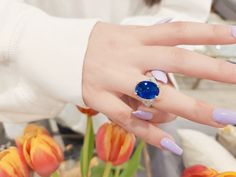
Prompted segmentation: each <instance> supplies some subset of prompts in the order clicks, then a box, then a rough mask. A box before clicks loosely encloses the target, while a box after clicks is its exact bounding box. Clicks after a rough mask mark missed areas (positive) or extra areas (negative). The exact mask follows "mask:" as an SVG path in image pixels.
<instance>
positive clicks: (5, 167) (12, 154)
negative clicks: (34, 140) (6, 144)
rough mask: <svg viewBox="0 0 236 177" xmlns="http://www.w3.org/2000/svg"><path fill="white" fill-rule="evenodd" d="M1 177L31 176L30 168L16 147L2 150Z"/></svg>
mask: <svg viewBox="0 0 236 177" xmlns="http://www.w3.org/2000/svg"><path fill="white" fill-rule="evenodd" d="M0 176H1V177H29V170H28V168H27V166H26V164H25V163H24V160H23V158H21V156H20V155H19V153H18V151H17V149H16V148H15V147H10V148H9V149H7V150H4V151H2V152H0Z"/></svg>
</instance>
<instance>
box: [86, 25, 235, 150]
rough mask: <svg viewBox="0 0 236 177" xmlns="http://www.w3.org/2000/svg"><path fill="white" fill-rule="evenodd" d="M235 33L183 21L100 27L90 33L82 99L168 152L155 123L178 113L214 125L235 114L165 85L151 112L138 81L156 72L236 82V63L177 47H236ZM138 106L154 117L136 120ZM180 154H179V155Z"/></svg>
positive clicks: (232, 121)
mask: <svg viewBox="0 0 236 177" xmlns="http://www.w3.org/2000/svg"><path fill="white" fill-rule="evenodd" d="M234 29H235V28H233V27H231V26H220V25H207V24H201V23H184V22H173V23H166V24H162V25H154V26H150V27H142V26H119V25H111V24H105V23H98V24H97V25H96V26H95V28H94V30H93V32H92V34H91V37H90V41H89V45H88V50H87V54H86V59H85V63H84V71H83V98H84V101H85V103H86V104H87V106H89V107H91V108H93V109H95V110H97V111H99V112H102V113H104V114H105V115H106V116H108V117H109V118H110V119H111V120H112V121H114V122H116V123H118V124H119V125H121V126H122V127H124V128H125V129H127V130H128V131H131V132H133V133H134V134H136V135H137V136H139V137H141V138H142V139H144V140H146V141H147V142H148V143H150V144H152V145H154V146H157V147H165V148H167V149H168V148H169V150H170V149H171V148H172V149H173V146H174V145H171V146H172V147H167V146H168V145H166V144H168V143H169V142H166V138H167V139H171V137H170V135H168V134H167V133H165V132H163V131H162V130H160V129H159V128H158V127H157V126H155V125H154V123H163V122H167V121H170V120H172V119H173V118H174V117H175V115H178V116H182V117H185V118H186V119H189V120H192V121H195V122H198V123H201V124H206V125H210V126H214V127H223V126H224V125H225V124H236V113H234V112H231V111H227V110H224V109H218V108H215V107H214V106H212V105H209V104H207V103H203V102H201V101H198V100H195V99H193V98H191V97H189V96H186V95H184V94H182V93H181V92H179V91H177V90H175V89H174V88H173V87H171V86H170V85H167V84H161V83H160V95H159V96H158V98H157V99H156V100H155V101H154V103H153V104H152V108H146V107H144V106H141V102H140V100H139V99H138V97H137V96H136V95H135V94H134V88H135V86H136V85H137V83H139V82H140V81H143V80H147V79H148V76H147V75H146V74H147V73H148V72H149V71H152V70H156V69H158V70H162V71H165V72H167V73H168V72H171V73H181V74H184V75H188V76H194V77H198V78H204V79H210V80H215V81H220V82H227V83H236V65H234V64H231V63H229V62H227V61H224V60H220V59H217V60H216V59H213V58H211V57H208V56H204V55H201V54H198V53H194V52H191V51H188V50H185V49H181V48H177V47H174V46H175V45H182V44H190V45H195V44H233V43H236V38H235V37H234V36H233V35H232V34H235V33H232V32H235V31H233V30H234ZM216 96H217V95H216ZM138 107H139V109H142V110H144V111H146V112H150V113H151V114H149V115H146V117H147V116H149V118H150V119H151V117H152V119H151V120H150V121H144V120H140V119H138V118H136V117H135V116H134V114H132V112H134V111H136V109H137V108H138ZM150 115H151V117H150ZM144 117H145V115H144ZM167 141H168V140H167ZM175 150H176V149H175ZM175 150H171V151H175ZM176 153H177V154H180V151H178V152H176Z"/></svg>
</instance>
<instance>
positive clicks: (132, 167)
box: [120, 141, 144, 177]
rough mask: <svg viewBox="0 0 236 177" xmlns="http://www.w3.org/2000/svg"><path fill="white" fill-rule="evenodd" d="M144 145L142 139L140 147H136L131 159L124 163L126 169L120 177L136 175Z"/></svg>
mask: <svg viewBox="0 0 236 177" xmlns="http://www.w3.org/2000/svg"><path fill="white" fill-rule="evenodd" d="M143 147H144V142H143V141H140V143H139V145H138V147H137V148H136V150H135V152H134V154H133V156H132V157H131V159H130V160H129V161H128V162H127V163H126V164H125V165H124V170H123V172H122V173H121V175H120V177H132V176H134V175H135V173H136V171H137V170H138V168H139V167H140V161H141V155H142V150H143Z"/></svg>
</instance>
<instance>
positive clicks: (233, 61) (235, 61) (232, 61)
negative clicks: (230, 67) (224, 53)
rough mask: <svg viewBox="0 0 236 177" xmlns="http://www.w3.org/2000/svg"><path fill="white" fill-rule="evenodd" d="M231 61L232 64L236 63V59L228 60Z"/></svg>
mask: <svg viewBox="0 0 236 177" xmlns="http://www.w3.org/2000/svg"><path fill="white" fill-rule="evenodd" d="M227 61H228V62H229V63H232V64H236V60H234V59H230V60H227Z"/></svg>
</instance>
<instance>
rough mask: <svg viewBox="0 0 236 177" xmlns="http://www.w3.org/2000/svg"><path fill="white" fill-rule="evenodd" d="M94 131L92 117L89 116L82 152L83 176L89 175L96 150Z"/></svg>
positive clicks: (81, 166)
mask: <svg viewBox="0 0 236 177" xmlns="http://www.w3.org/2000/svg"><path fill="white" fill-rule="evenodd" d="M94 139H95V135H94V131H93V122H92V117H89V116H88V117H87V128H86V133H85V137H84V144H83V147H82V149H81V153H80V168H81V174H82V177H88V170H89V165H90V161H91V159H92V158H93V150H94Z"/></svg>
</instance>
